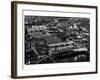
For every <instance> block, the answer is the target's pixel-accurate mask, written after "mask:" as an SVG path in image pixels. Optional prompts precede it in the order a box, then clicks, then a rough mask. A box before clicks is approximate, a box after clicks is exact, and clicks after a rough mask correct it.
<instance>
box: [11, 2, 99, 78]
mask: <svg viewBox="0 0 100 80" xmlns="http://www.w3.org/2000/svg"><path fill="white" fill-rule="evenodd" d="M11 13H12V18H11V20H12V27H11V34H12V35H11V36H12V38H11V40H12V41H11V43H12V44H11V46H12V50H11V51H12V53H11V61H12V62H11V66H12V68H11V72H12V77H13V78H31V77H48V76H63V75H80V74H94V73H97V6H86V5H73V4H72V5H70V4H52V3H35V2H20V1H14V2H12V12H11Z"/></svg>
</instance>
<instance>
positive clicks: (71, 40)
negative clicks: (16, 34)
mask: <svg viewBox="0 0 100 80" xmlns="http://www.w3.org/2000/svg"><path fill="white" fill-rule="evenodd" d="M24 45H25V47H24V49H25V51H24V52H25V53H24V54H25V59H24V60H25V61H24V63H25V64H26V65H31V64H51V63H52V64H53V63H72V62H74V63H75V62H89V61H90V18H86V17H58V16H33V15H24Z"/></svg>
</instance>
